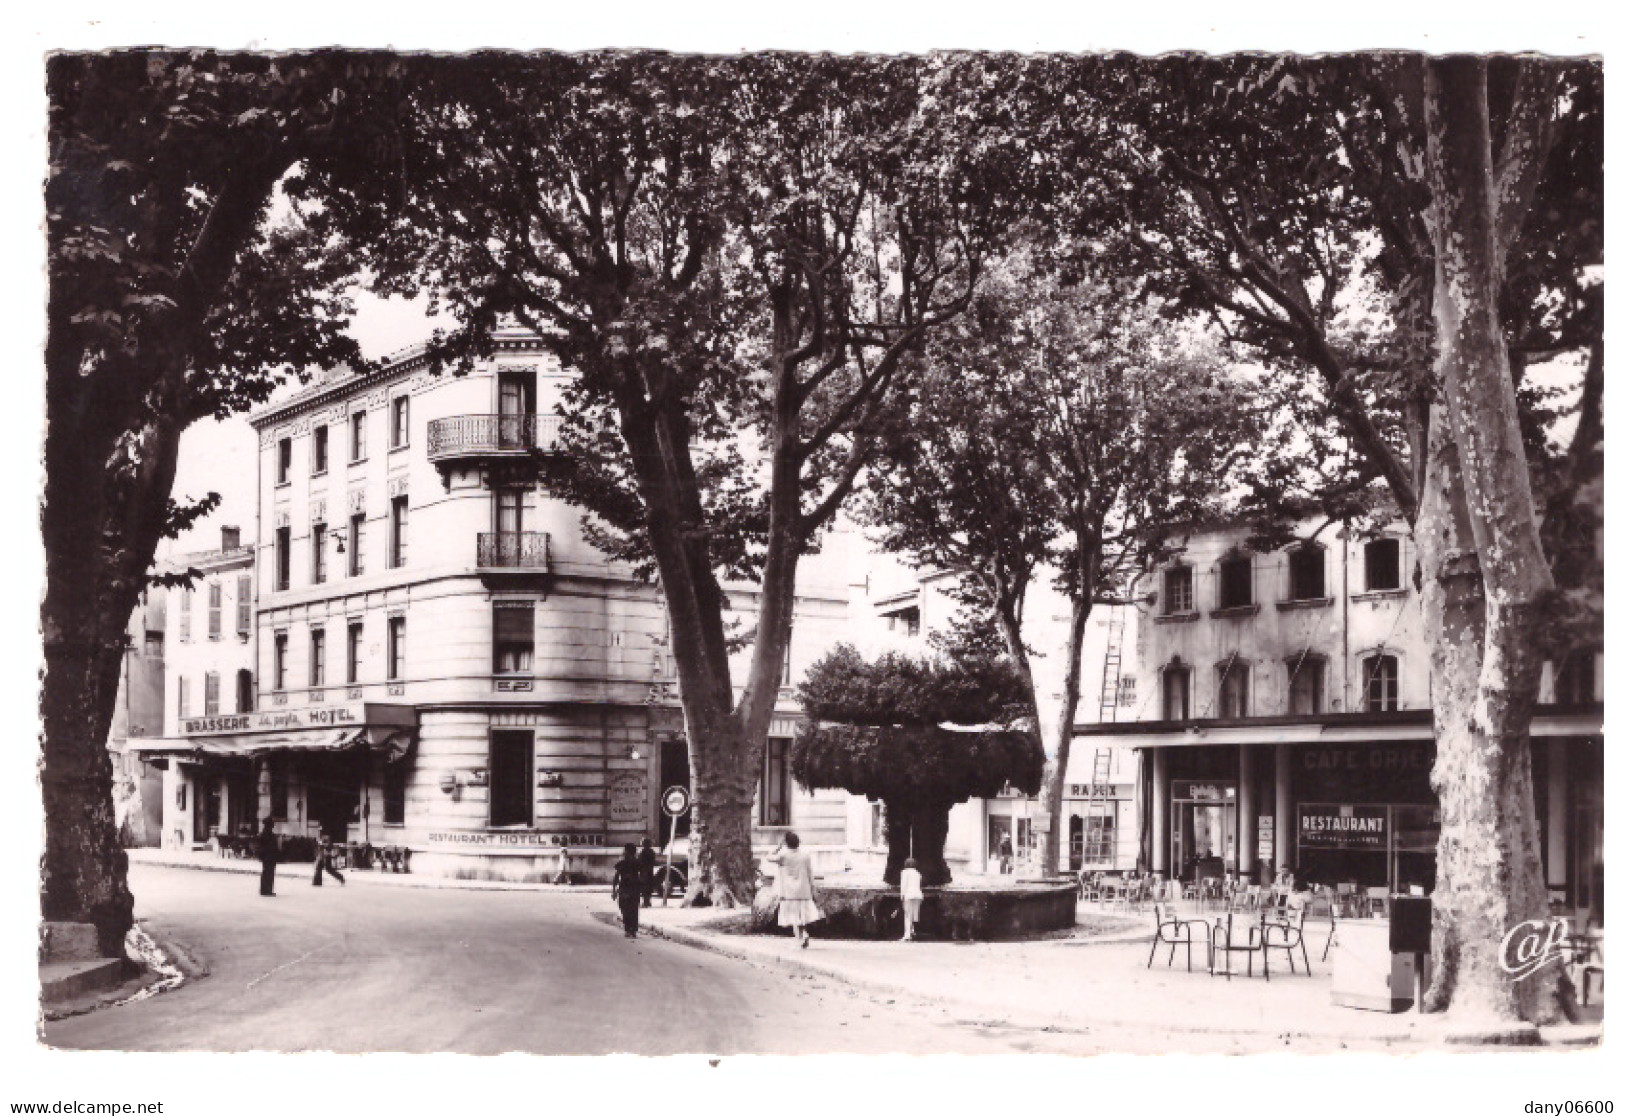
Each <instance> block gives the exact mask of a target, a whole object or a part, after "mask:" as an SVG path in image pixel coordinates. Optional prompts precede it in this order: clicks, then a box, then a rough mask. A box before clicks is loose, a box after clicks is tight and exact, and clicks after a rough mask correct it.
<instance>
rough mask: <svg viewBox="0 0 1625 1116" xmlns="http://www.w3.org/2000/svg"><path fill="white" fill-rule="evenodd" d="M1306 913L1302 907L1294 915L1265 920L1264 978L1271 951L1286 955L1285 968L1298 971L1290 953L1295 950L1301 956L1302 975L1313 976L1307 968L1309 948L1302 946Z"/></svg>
mask: <svg viewBox="0 0 1625 1116" xmlns="http://www.w3.org/2000/svg"><path fill="white" fill-rule="evenodd" d="M1306 913H1307V912H1306V911H1305V909H1304V908H1303V907H1299V908H1298V910H1297V913H1296V914H1292V915H1286V916H1285V917H1283V918H1278V919H1266V920H1265V922H1264V976H1265V977H1266V978H1267V977H1268V976H1269V971H1270V969H1269V956H1270V950H1272V949H1278V950H1282V951H1284V952H1285V953H1286V963H1287V967H1288V968H1289V969H1291V970H1292V971H1293V972H1294V973H1296V972H1297V971H1298V966H1297V964H1296V963H1295V962H1293V960H1292V951H1293V950H1297V951H1298V952H1299V953H1301V954H1303V972H1304V975H1305V976H1314V975H1315V974H1314V973H1313V972H1312V971H1311V970H1310V968H1309V947H1308V946H1306V945H1304V944H1303V920H1304V916H1305V914H1306Z"/></svg>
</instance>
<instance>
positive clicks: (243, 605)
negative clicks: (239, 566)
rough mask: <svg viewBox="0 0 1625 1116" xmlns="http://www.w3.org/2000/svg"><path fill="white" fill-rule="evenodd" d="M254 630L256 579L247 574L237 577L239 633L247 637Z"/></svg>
mask: <svg viewBox="0 0 1625 1116" xmlns="http://www.w3.org/2000/svg"><path fill="white" fill-rule="evenodd" d="M253 630H254V579H253V578H251V577H249V576H248V575H247V574H242V575H241V576H239V577H238V578H237V634H238V635H240V636H243V637H244V638H247V636H248V635H249V633H250V632H252V631H253Z"/></svg>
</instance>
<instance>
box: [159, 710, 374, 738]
mask: <svg viewBox="0 0 1625 1116" xmlns="http://www.w3.org/2000/svg"><path fill="white" fill-rule="evenodd" d="M366 723H367V707H366V706H365V705H363V704H361V703H360V702H357V703H355V704H354V705H328V706H324V707H322V708H321V709H272V710H263V711H261V712H258V713H231V714H226V715H224V716H220V717H183V718H181V735H183V736H195V735H198V734H200V733H202V734H208V735H217V734H219V733H227V732H281V731H285V730H288V729H310V728H316V729H320V728H348V727H350V726H352V725H353V726H355V727H357V728H359V727H361V726H362V725H365V724H366Z"/></svg>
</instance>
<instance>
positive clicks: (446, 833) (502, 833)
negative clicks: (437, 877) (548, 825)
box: [429, 829, 604, 849]
mask: <svg viewBox="0 0 1625 1116" xmlns="http://www.w3.org/2000/svg"><path fill="white" fill-rule="evenodd" d="M429 844H430V845H431V846H441V847H448V846H450V847H457V848H478V849H556V848H558V847H559V846H560V845H571V846H575V845H583V846H587V845H593V846H599V845H603V844H604V835H603V834H602V833H535V832H530V831H525V830H511V831H510V830H478V829H452V830H439V831H436V832H433V833H430V834H429Z"/></svg>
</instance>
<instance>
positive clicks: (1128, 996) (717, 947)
mask: <svg viewBox="0 0 1625 1116" xmlns="http://www.w3.org/2000/svg"><path fill="white" fill-rule="evenodd" d="M1079 911H1080V915H1088V916H1089V917H1090V918H1091V919H1096V918H1098V917H1099V915H1098V912H1096V911H1095V909H1094V907H1093V906H1092V905H1080V908H1079ZM724 917H725V916H724ZM718 918H719V913H718V912H715V911H710V910H692V909H684V908H681V907H677V906H675V905H674V906H671V907H666V908H662V907H661V906H660V905H659V903H658V901H657V902H656V904H655V905H654V906H653V907H652V908H650V909H648V910H645V911H643V912H642V919H641V922H642V924H643V926H645V927H647V928H648V929H649V930H650V931H651V932H653V933H655V934H656V935H658V936H662V937H665V938H668V939H670V940H672V941H674V942H680V943H682V944H685V945H690V946H694V947H697V948H700V949H707V950H710V951H712V952H716V953H720V954H723V955H726V956H730V957H734V958H738V959H740V960H745V961H753V962H757V963H760V964H766V965H770V966H774V967H777V968H781V969H784V970H786V971H790V972H795V973H799V974H802V975H811V976H819V977H823V978H826V979H830V980H835V981H839V982H841V983H844V984H847V985H849V986H852V987H854V988H858V989H861V990H864V991H868V992H872V993H881V994H902V995H907V996H910V997H912V998H916V999H921V1000H927V1001H931V1002H935V1003H940V1004H943V1005H946V1006H949V1007H951V1008H954V1009H958V1010H960V1011H961V1012H967V1013H969V1014H971V1015H972V1016H974V1017H975V1021H977V1022H982V1023H1004V1024H1008V1025H1013V1026H1027V1027H1031V1028H1035V1029H1036V1028H1044V1027H1051V1028H1053V1027H1057V1026H1060V1027H1066V1028H1074V1027H1123V1028H1132V1029H1136V1030H1146V1029H1151V1030H1159V1031H1169V1032H1183V1033H1187V1034H1228V1035H1243V1036H1251V1037H1253V1038H1255V1039H1264V1040H1274V1041H1278V1042H1280V1043H1281V1044H1282V1045H1283V1046H1284V1045H1286V1044H1288V1043H1289V1042H1291V1041H1293V1040H1296V1039H1300V1038H1301V1039H1308V1040H1314V1041H1315V1042H1317V1043H1321V1044H1330V1043H1336V1042H1356V1043H1359V1044H1361V1045H1362V1046H1369V1045H1372V1044H1389V1043H1417V1044H1422V1045H1433V1044H1438V1043H1442V1042H1444V1041H1445V1039H1446V1037H1447V1034H1448V1030H1447V1025H1446V1024H1445V1023H1443V1022H1442V1021H1441V1020H1440V1018H1439V1017H1436V1016H1424V1015H1421V1014H1419V1013H1418V1012H1416V1011H1414V1010H1413V1011H1410V1012H1406V1013H1403V1014H1398V1015H1391V1014H1386V1013H1382V1012H1374V1011H1360V1010H1356V1009H1352V1008H1344V1007H1338V1006H1336V1005H1334V1004H1333V1003H1332V998H1331V965H1330V963H1329V962H1328V963H1325V964H1322V963H1321V959H1320V958H1321V951H1322V949H1323V948H1324V947H1325V941H1326V934H1327V930H1328V927H1327V926H1326V924H1324V923H1322V924H1320V925H1316V924H1314V923H1311V924H1310V926H1309V928H1308V932H1307V933H1306V935H1305V937H1306V938H1307V939H1308V943H1307V944H1308V947H1309V961H1310V967H1311V969H1312V971H1313V975H1305V974H1304V972H1303V960H1302V957H1301V956H1300V957H1299V958H1298V962H1297V963H1298V972H1297V973H1296V974H1294V973H1292V972H1291V971H1289V970H1288V969H1287V965H1286V961H1285V957H1284V955H1282V954H1275V955H1272V957H1271V959H1270V980H1269V981H1268V982H1266V981H1265V980H1264V979H1263V976H1262V970H1261V969H1260V968H1259V967H1258V966H1257V965H1256V964H1255V967H1254V968H1255V972H1257V973H1258V974H1259V975H1256V976H1254V977H1252V978H1251V979H1249V978H1248V977H1246V976H1245V975H1238V976H1236V977H1234V978H1233V979H1230V980H1226V979H1225V978H1224V977H1223V976H1222V975H1221V976H1209V975H1208V973H1207V971H1206V968H1205V965H1206V959H1205V957H1204V956H1203V950H1202V948H1201V946H1200V943H1198V946H1197V949H1196V950H1195V953H1194V955H1193V957H1192V969H1193V971H1191V972H1189V973H1187V972H1186V970H1185V956H1184V951H1183V949H1181V950H1180V951H1179V956H1178V959H1177V960H1176V961H1175V962H1174V965H1173V966H1172V967H1170V966H1169V965H1168V964H1167V950H1166V948H1162V947H1159V949H1158V952H1157V962H1156V965H1155V966H1154V967H1152V968H1149V969H1148V968H1147V967H1146V962H1147V959H1148V956H1149V954H1150V949H1151V930H1152V927H1151V919H1152V916H1151V914H1150V913H1149V912H1147V913H1145V914H1142V915H1130V916H1128V918H1127V920H1126V921H1128V923H1129V924H1130V926H1131V927H1133V928H1130V929H1127V930H1125V931H1123V932H1120V933H1114V934H1110V935H1106V936H1101V937H1098V938H1090V939H1070V940H1068V939H1061V940H1049V941H1040V942H974V943H953V942H909V943H904V942H859V941H828V940H819V939H816V938H815V939H814V940H813V942H812V945H811V946H810V948H808V949H805V950H802V949H798V948H796V947H795V945H794V943H793V942H792V940H791V939H790V938H788V937H784V938H781V937H776V936H769V935H750V934H734V933H726V932H722V931H719V930H717V929H715V928H708V927H707V926H706V924H707V923H708V922H709V923H714V922H716V921H717V920H718ZM1255 960H1256V959H1255ZM1242 964H1243V966H1245V961H1243V962H1242ZM1277 966H1279V968H1280V970H1282V971H1281V972H1279V973H1278V972H1277V971H1276V970H1277ZM1242 971H1243V973H1244V972H1245V969H1244V968H1243V970H1242ZM1600 1034H1601V1025H1600V1023H1598V1024H1595V1025H1591V1026H1565V1027H1556V1028H1548V1029H1545V1030H1543V1031H1542V1036H1543V1038H1544V1040H1545V1041H1546V1042H1547V1043H1548V1044H1571V1043H1572V1044H1589V1043H1594V1042H1596V1041H1598V1040H1599V1038H1600ZM1171 1045H1177V1043H1174V1044H1171Z"/></svg>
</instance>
